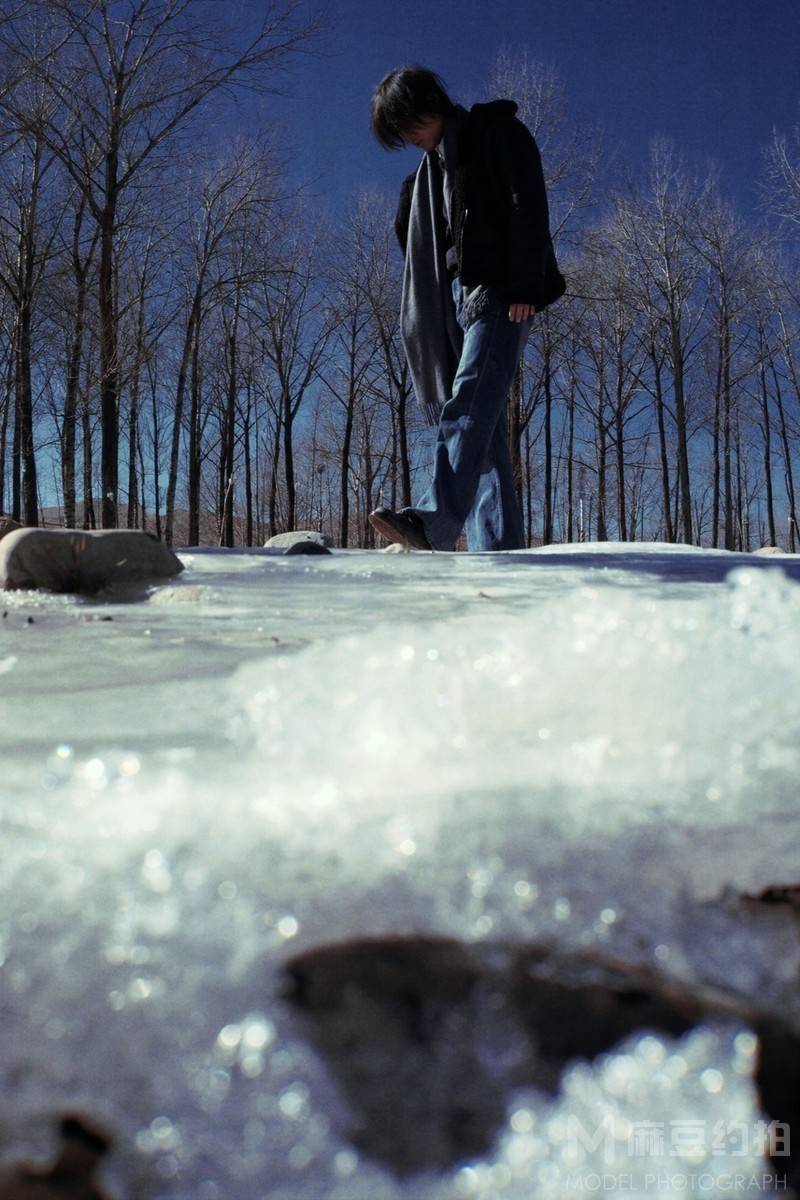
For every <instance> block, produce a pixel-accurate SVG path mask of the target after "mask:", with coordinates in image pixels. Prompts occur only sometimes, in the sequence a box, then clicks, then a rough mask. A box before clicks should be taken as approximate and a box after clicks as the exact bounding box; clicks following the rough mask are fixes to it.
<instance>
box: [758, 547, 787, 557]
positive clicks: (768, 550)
mask: <svg viewBox="0 0 800 1200" xmlns="http://www.w3.org/2000/svg"><path fill="white" fill-rule="evenodd" d="M785 553H786V551H785V550H781V548H780V546H759V548H758V550H754V551H753V554H763V555H765V556H768V555H770V554H785Z"/></svg>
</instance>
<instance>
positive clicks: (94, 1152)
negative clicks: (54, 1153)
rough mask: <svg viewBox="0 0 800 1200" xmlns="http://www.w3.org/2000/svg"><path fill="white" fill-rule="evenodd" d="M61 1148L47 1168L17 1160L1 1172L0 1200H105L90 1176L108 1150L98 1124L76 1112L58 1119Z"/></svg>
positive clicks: (105, 1136) (108, 1141) (105, 1195)
mask: <svg viewBox="0 0 800 1200" xmlns="http://www.w3.org/2000/svg"><path fill="white" fill-rule="evenodd" d="M59 1133H60V1135H61V1142H62V1145H61V1150H60V1153H59V1155H58V1158H57V1159H56V1160H55V1162H54V1163H53V1164H52V1166H50V1167H46V1166H41V1167H40V1166H34V1165H32V1164H29V1163H18V1164H16V1165H14V1166H12V1167H9V1168H7V1169H6V1170H3V1171H0V1200H108V1197H107V1193H106V1192H105V1191H104V1190H103V1189H102V1188H101V1187H100V1186H99V1185H98V1184H97V1183H96V1182H95V1180H94V1178H93V1176H94V1173H95V1171H96V1170H97V1168H98V1166H99V1165H100V1160H101V1159H102V1158H103V1157H104V1156H105V1155H106V1154H107V1153H108V1151H109V1150H110V1149H111V1139H110V1138H109V1136H108V1134H107V1133H106V1132H105V1131H104V1130H102V1129H101V1128H100V1127H99V1126H98V1125H95V1124H94V1123H93V1122H90V1121H88V1120H87V1119H86V1118H85V1117H84V1116H82V1115H80V1114H77V1113H68V1114H65V1115H64V1116H63V1117H62V1118H61V1120H60V1122H59Z"/></svg>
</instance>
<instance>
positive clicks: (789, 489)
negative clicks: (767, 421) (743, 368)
mask: <svg viewBox="0 0 800 1200" xmlns="http://www.w3.org/2000/svg"><path fill="white" fill-rule="evenodd" d="M770 368H771V374H772V379H773V383H774V385H775V402H776V404H777V406H778V420H779V422H780V429H781V449H782V450H783V466H784V479H785V482H786V499H787V501H788V505H789V550H790V551H791V553H792V554H794V553H796V550H797V545H798V535H800V526H798V524H797V504H796V503H795V492H794V471H793V469H792V454H791V448H790V446H789V434H788V431H787V428H786V412H785V410H784V406H783V394H782V392H781V385H780V380H779V378H778V372H777V371H776V369H775V363H774V362H773V361H772V360H770Z"/></svg>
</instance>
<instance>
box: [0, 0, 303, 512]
mask: <svg viewBox="0 0 800 1200" xmlns="http://www.w3.org/2000/svg"><path fill="white" fill-rule="evenodd" d="M28 10H29V11H30V13H31V16H30V20H29V18H28V16H27V15H26V16H25V18H20V19H19V20H18V21H17V22H16V23H12V24H11V26H10V27H9V29H10V33H8V34H7V37H6V41H7V44H10V45H11V46H12V49H13V52H14V54H15V56H16V58H17V60H18V61H19V62H20V63H21V64H22V65H23V67H24V69H25V70H26V71H28V72H30V73H31V74H32V75H33V76H34V77H35V78H36V79H38V80H40V81H41V83H42V84H43V85H45V86H46V87H47V88H49V89H50V92H51V94H52V96H53V98H54V100H55V101H56V103H55V104H54V105H53V114H52V119H51V121H50V122H49V124H48V126H47V129H46V131H45V133H46V137H47V141H48V145H49V146H50V148H51V149H52V150H53V151H54V152H55V153H56V154H57V155H58V156H59V158H60V160H61V162H62V164H63V166H64V168H65V169H66V170H67V171H68V173H69V174H70V176H71V177H72V178H73V179H74V181H75V183H76V184H77V186H78V187H79V188H80V189H81V190H82V192H83V194H84V195H85V196H86V200H87V204H88V206H89V211H90V213H91V215H92V217H93V219H94V220H95V221H96V223H97V225H98V228H99V243H100V244H99V261H98V300H99V318H100V325H99V340H100V413H101V428H102V451H101V472H102V493H103V494H102V523H103V525H104V526H115V525H116V524H117V501H118V471H119V461H118V460H119V356H118V349H119V348H118V340H119V329H118V313H117V312H116V309H115V305H114V277H115V259H116V238H117V232H118V214H119V209H120V203H121V200H122V198H123V196H124V195H125V193H126V192H127V191H128V189H130V188H131V187H132V186H134V184H136V183H137V182H138V181H139V180H140V179H141V177H142V175H143V172H144V171H145V170H146V169H151V168H152V164H153V161H154V159H155V157H156V155H157V152H161V153H163V152H164V151H165V150H166V146H167V144H168V143H169V142H170V141H171V139H173V138H174V137H175V135H176V134H177V133H179V132H180V131H181V130H182V129H184V127H185V126H186V125H187V122H188V120H189V118H190V117H191V116H192V114H193V113H195V112H196V111H197V110H198V109H199V108H200V107H201V106H202V105H204V104H205V103H206V102H207V101H208V100H209V98H210V97H211V96H213V95H214V94H215V93H219V92H221V91H223V90H227V91H230V90H231V89H234V88H241V87H251V88H255V87H257V88H260V89H262V90H268V89H269V87H270V86H271V82H272V77H271V74H270V72H274V70H275V69H276V68H278V67H279V66H281V65H282V64H283V63H285V61H286V59H287V56H288V55H290V54H291V53H292V52H293V51H296V50H297V49H298V48H299V47H300V46H302V45H303V44H304V43H305V42H306V41H307V40H308V38H309V36H310V33H311V32H312V31H311V28H310V26H309V25H308V24H305V25H304V24H303V23H302V22H301V21H300V20H299V19H298V5H297V4H296V3H294V2H293V0H290V2H289V3H288V4H287V5H285V6H284V7H280V8H276V7H273V6H272V5H269V6H268V7H267V8H266V11H265V14H264V19H263V21H262V24H261V26H260V28H259V30H258V32H257V33H256V34H255V36H253V37H251V38H250V39H249V40H248V41H247V42H246V44H244V45H242V44H239V43H237V39H236V37H235V35H234V33H233V31H232V30H231V28H230V26H229V24H228V23H227V22H226V20H225V10H224V9H221V8H220V6H218V5H206V4H202V3H200V4H198V3H197V2H196V0H127V2H125V3H123V2H122V0H93V3H92V4H91V5H89V6H88V7H87V5H86V4H85V3H84V2H83V0H30V3H29V6H28ZM28 10H26V13H27V11H28ZM31 20H38V21H43V22H44V23H46V24H47V25H48V27H50V28H51V29H52V30H53V34H52V37H53V38H54V40H56V41H59V42H60V43H61V44H62V49H61V51H60V53H59V54H58V56H57V57H56V58H54V57H53V56H52V55H48V56H46V57H44V58H42V57H40V56H38V55H36V56H34V55H33V54H32V53H31V51H30V49H29V45H30V43H29V37H28V31H29V29H30V21H31ZM0 106H2V107H4V108H5V109H6V111H8V112H12V113H13V115H14V117H15V119H16V120H17V121H19V122H21V123H23V124H24V123H25V122H27V121H28V120H29V115H28V113H27V110H26V108H25V107H24V106H22V105H20V104H19V103H18V102H17V98H16V95H15V92H14V90H13V89H11V90H10V91H9V92H7V93H6V94H5V95H2V96H0Z"/></svg>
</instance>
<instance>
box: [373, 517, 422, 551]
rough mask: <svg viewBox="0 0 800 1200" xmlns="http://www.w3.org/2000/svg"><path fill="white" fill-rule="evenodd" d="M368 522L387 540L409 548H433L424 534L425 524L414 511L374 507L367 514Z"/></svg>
mask: <svg viewBox="0 0 800 1200" xmlns="http://www.w3.org/2000/svg"><path fill="white" fill-rule="evenodd" d="M369 523H370V525H371V526H372V528H373V529H377V531H378V533H379V534H380V535H381V537H384V538H386V541H387V542H399V543H400V544H401V545H402V546H407V547H408V549H409V550H432V549H433V546H431V544H430V542H429V541H428V539H427V537H426V536H425V526H424V525H423V524H422V520H421V518H420V517H418V516H417V514H416V513H413V512H394V511H393V509H391V508H376V509H375V511H374V512H371V513H370V514H369Z"/></svg>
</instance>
